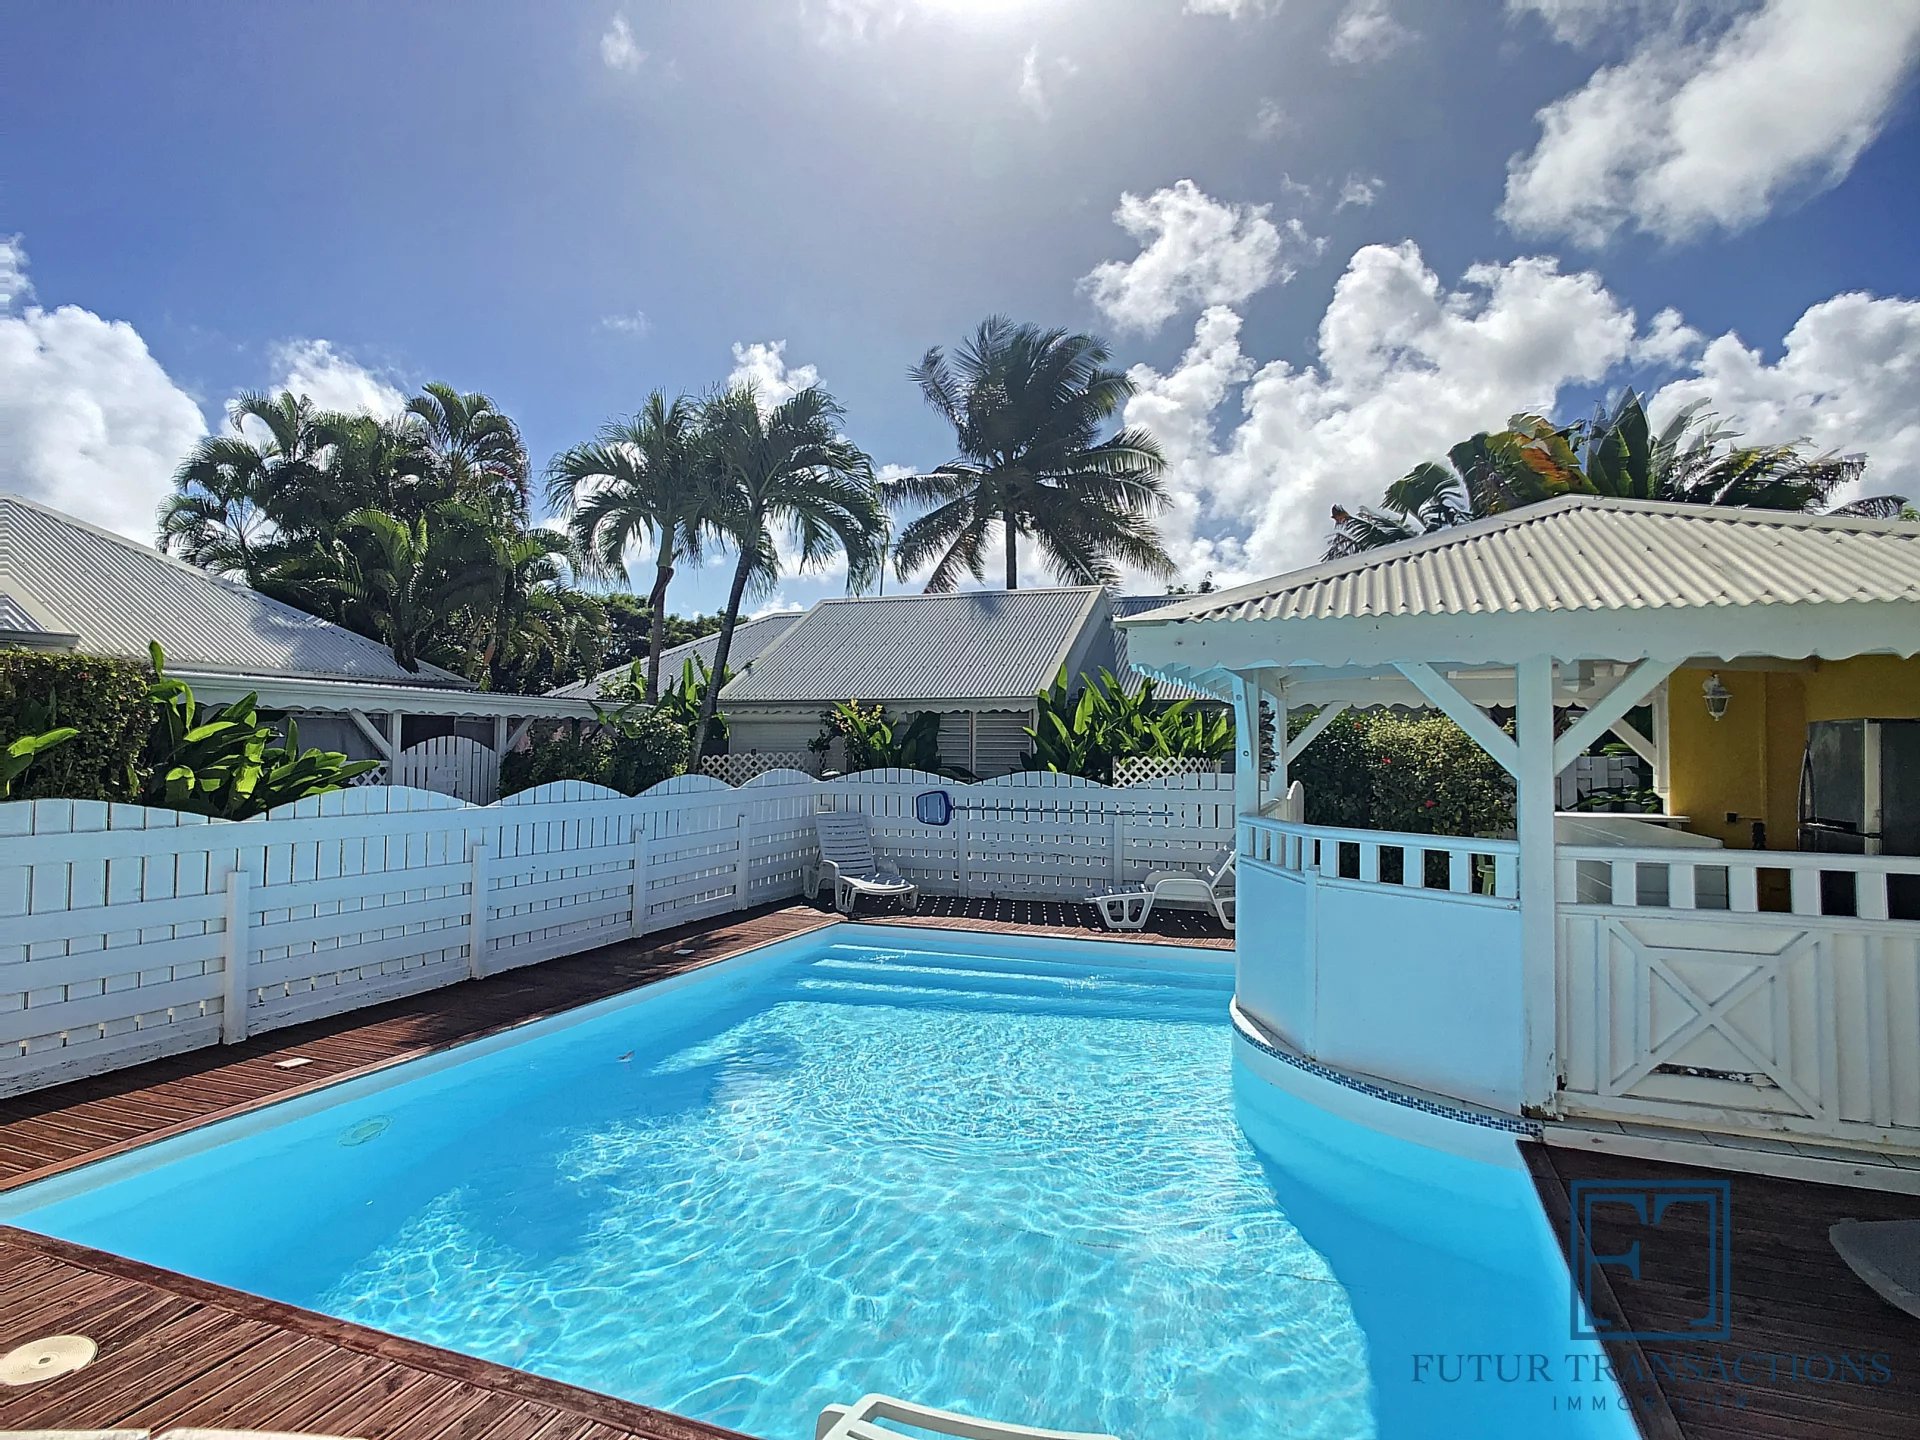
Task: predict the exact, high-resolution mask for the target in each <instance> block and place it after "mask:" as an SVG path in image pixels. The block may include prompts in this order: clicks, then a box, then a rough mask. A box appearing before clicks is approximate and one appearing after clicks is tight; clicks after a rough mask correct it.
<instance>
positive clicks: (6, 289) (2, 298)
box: [0, 235, 33, 314]
mask: <svg viewBox="0 0 1920 1440" xmlns="http://www.w3.org/2000/svg"><path fill="white" fill-rule="evenodd" d="M32 298H33V282H32V281H31V280H29V279H27V250H26V246H25V245H23V244H22V243H21V239H20V237H19V236H18V235H0V314H5V313H6V312H7V311H9V310H11V309H13V307H14V306H15V305H24V304H26V302H27V301H29V300H31V299H32Z"/></svg>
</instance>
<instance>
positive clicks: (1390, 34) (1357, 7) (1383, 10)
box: [1327, 0, 1414, 65]
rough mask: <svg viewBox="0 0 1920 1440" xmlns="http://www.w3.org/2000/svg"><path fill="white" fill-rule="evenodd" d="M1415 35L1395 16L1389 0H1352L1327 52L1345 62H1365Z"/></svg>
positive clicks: (1407, 41)
mask: <svg viewBox="0 0 1920 1440" xmlns="http://www.w3.org/2000/svg"><path fill="white" fill-rule="evenodd" d="M1413 39H1414V33H1413V31H1411V30H1409V29H1408V28H1407V27H1406V26H1405V25H1402V24H1401V23H1400V22H1399V21H1398V20H1396V19H1394V17H1393V12H1392V11H1390V10H1389V9H1388V8H1387V0H1351V3H1349V4H1348V6H1347V8H1346V10H1345V11H1344V12H1342V14H1341V16H1340V19H1339V20H1338V21H1337V22H1336V23H1335V25H1334V27H1333V38H1332V39H1331V40H1330V41H1328V42H1327V54H1328V55H1330V56H1332V57H1333V58H1334V59H1335V60H1338V61H1340V62H1341V63H1342V64H1343V65H1364V64H1366V63H1367V62H1368V61H1371V60H1380V59H1383V58H1385V57H1386V56H1388V55H1391V54H1392V53H1393V52H1394V51H1396V50H1398V49H1399V48H1400V47H1401V46H1403V45H1406V44H1408V43H1409V42H1411V41H1412V40H1413Z"/></svg>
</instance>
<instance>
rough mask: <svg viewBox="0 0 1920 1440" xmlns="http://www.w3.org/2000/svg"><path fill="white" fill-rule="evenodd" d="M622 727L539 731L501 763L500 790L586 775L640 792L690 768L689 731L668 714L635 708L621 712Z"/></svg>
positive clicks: (515, 790) (597, 782)
mask: <svg viewBox="0 0 1920 1440" xmlns="http://www.w3.org/2000/svg"><path fill="white" fill-rule="evenodd" d="M609 723H617V725H618V728H617V729H615V730H612V731H602V732H601V733H599V734H595V735H588V736H586V737H584V738H582V739H579V740H575V739H573V738H572V737H571V736H570V735H568V733H567V732H566V730H565V729H563V728H559V727H556V728H555V729H554V730H553V731H552V732H550V733H549V734H547V735H544V736H543V735H540V734H538V733H536V734H535V735H534V737H533V745H532V748H530V749H527V750H515V751H512V752H511V753H509V754H508V755H506V756H504V757H503V758H502V759H501V762H500V793H501V794H502V795H517V794H518V793H519V792H520V791H522V790H531V789H533V788H534V786H536V785H551V784H553V783H554V782H555V781H558V780H584V781H587V782H588V783H590V784H594V785H605V786H606V787H607V788H608V789H610V790H618V791H619V792H620V793H621V794H623V795H638V794H639V793H640V792H641V791H642V790H647V789H651V788H652V787H653V786H655V785H658V784H659V783H660V782H661V781H662V780H666V779H669V778H671V777H672V776H675V775H679V774H682V773H683V772H685V770H686V768H687V752H688V744H687V732H686V730H685V729H684V728H683V727H682V726H681V725H680V723H679V722H678V721H677V720H675V719H674V718H673V717H672V716H670V715H665V714H662V713H660V712H659V711H656V710H642V709H639V708H634V709H632V710H629V711H626V712H624V713H622V714H621V715H619V716H618V719H617V722H615V721H613V720H612V719H611V718H610V721H609Z"/></svg>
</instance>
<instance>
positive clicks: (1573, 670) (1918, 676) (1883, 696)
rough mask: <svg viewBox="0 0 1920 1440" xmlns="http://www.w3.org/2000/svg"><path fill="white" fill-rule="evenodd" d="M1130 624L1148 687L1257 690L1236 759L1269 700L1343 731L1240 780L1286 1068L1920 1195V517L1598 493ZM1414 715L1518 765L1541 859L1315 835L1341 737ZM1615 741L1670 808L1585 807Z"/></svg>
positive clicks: (1266, 1008)
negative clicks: (1703, 1147)
mask: <svg viewBox="0 0 1920 1440" xmlns="http://www.w3.org/2000/svg"><path fill="white" fill-rule="evenodd" d="M1124 623H1125V624H1126V625H1127V627H1128V629H1129V630H1130V632H1131V635H1130V642H1131V643H1130V654H1131V658H1132V660H1133V662H1134V663H1135V664H1136V665H1138V666H1140V667H1141V668H1143V669H1145V670H1147V671H1149V672H1151V673H1154V674H1157V675H1162V676H1165V677H1167V678H1169V679H1172V680H1178V681H1187V682H1192V683H1198V684H1201V685H1204V686H1208V687H1210V688H1214V687H1221V686H1229V687H1231V690H1232V693H1233V694H1234V696H1235V703H1236V706H1237V708H1238V712H1239V718H1240V719H1241V721H1242V722H1243V723H1242V724H1241V725H1240V726H1239V733H1240V734H1241V735H1242V736H1248V735H1251V734H1253V733H1254V731H1253V728H1252V727H1251V726H1250V725H1249V724H1247V723H1244V722H1246V721H1247V720H1248V719H1250V717H1251V715H1252V713H1253V708H1254V707H1255V706H1256V705H1257V703H1258V700H1259V697H1260V696H1262V695H1266V696H1269V697H1272V698H1273V699H1274V700H1275V701H1277V702H1278V703H1279V704H1281V705H1283V706H1285V707H1286V708H1287V709H1289V710H1300V709H1303V708H1313V709H1315V710H1317V711H1318V713H1317V715H1316V716H1315V718H1314V719H1313V721H1312V723H1311V724H1309V725H1308V726H1307V728H1306V729H1305V730H1304V731H1303V732H1302V733H1301V734H1300V735H1299V736H1298V737H1297V738H1296V739H1295V740H1294V741H1293V743H1292V744H1291V745H1289V746H1287V747H1285V748H1286V751H1287V753H1286V754H1284V755H1279V756H1275V757H1273V760H1274V762H1275V763H1274V766H1273V771H1272V773H1271V775H1270V776H1269V777H1268V778H1267V780H1266V781H1265V783H1264V784H1263V783H1262V781H1261V780H1260V779H1259V778H1257V777H1258V768H1257V767H1256V766H1254V765H1253V764H1251V763H1250V762H1251V760H1252V756H1251V755H1249V754H1243V755H1242V756H1241V757H1240V763H1239V764H1238V766H1237V774H1238V776H1239V787H1238V793H1237V796H1236V809H1237V811H1238V813H1239V815H1240V823H1239V852H1240V857H1239V861H1240V863H1239V886H1240V898H1239V910H1240V924H1239V930H1238V946H1239V954H1238V978H1237V985H1236V990H1237V1001H1236V1011H1237V1019H1238V1023H1239V1024H1240V1026H1241V1028H1242V1031H1243V1033H1244V1034H1245V1035H1247V1036H1249V1037H1253V1038H1254V1039H1255V1040H1256V1041H1257V1043H1258V1044H1260V1045H1262V1046H1264V1047H1267V1048H1269V1049H1271V1051H1272V1052H1273V1053H1274V1054H1275V1055H1277V1056H1280V1057H1283V1058H1286V1057H1291V1058H1292V1059H1294V1060H1295V1061H1296V1062H1299V1063H1303V1064H1305V1065H1307V1066H1309V1067H1315V1068H1318V1069H1322V1070H1324V1071H1326V1072H1328V1073H1336V1074H1339V1075H1342V1076H1347V1077H1373V1078H1374V1079H1378V1080H1384V1081H1386V1082H1388V1084H1389V1086H1393V1087H1404V1088H1406V1089H1408V1090H1410V1091H1413V1092H1421V1093H1425V1094H1427V1095H1431V1096H1439V1097H1451V1098H1453V1099H1457V1100H1463V1101H1467V1102H1470V1103H1471V1104H1472V1105H1476V1106H1480V1107H1486V1108H1487V1109H1488V1110H1490V1111H1493V1112H1499V1113H1504V1114H1507V1115H1510V1116H1516V1117H1517V1116H1526V1117H1531V1118H1533V1119H1535V1120H1538V1121H1544V1122H1546V1123H1547V1126H1548V1129H1549V1132H1550V1133H1551V1132H1552V1131H1553V1130H1554V1129H1555V1127H1556V1126H1558V1127H1565V1126H1569V1125H1578V1126H1583V1127H1585V1132H1586V1141H1587V1142H1588V1143H1593V1144H1600V1145H1603V1146H1604V1145H1607V1144H1612V1145H1613V1146H1614V1148H1632V1137H1639V1138H1640V1139H1641V1140H1643V1141H1644V1139H1645V1137H1646V1136H1647V1135H1649V1134H1651V1135H1654V1136H1656V1137H1657V1136H1662V1135H1673V1136H1679V1137H1684V1136H1686V1135H1687V1134H1689V1133H1690V1132H1722V1133H1731V1134H1734V1135H1740V1136H1745V1137H1756V1138H1751V1139H1749V1141H1747V1142H1746V1143H1749V1144H1750V1145H1751V1146H1753V1147H1754V1148H1757V1149H1761V1150H1771V1151H1773V1152H1776V1154H1778V1155H1779V1156H1781V1157H1783V1158H1782V1159H1780V1160H1779V1162H1778V1163H1779V1164H1781V1165H1784V1166H1785V1167H1786V1170H1785V1173H1794V1172H1793V1170H1792V1165H1793V1164H1794V1163H1798V1161H1799V1159H1801V1158H1803V1157H1807V1156H1811V1154H1812V1147H1811V1146H1810V1145H1808V1144H1807V1143H1806V1142H1819V1143H1820V1144H1823V1145H1824V1146H1827V1147H1831V1146H1833V1145H1834V1144H1835V1142H1840V1143H1842V1144H1844V1145H1847V1146H1854V1145H1858V1146H1864V1147H1871V1148H1872V1149H1873V1150H1874V1151H1875V1152H1877V1153H1876V1155H1875V1157H1874V1162H1873V1163H1875V1164H1877V1165H1883V1166H1892V1167H1896V1168H1900V1167H1904V1168H1907V1169H1909V1170H1910V1171H1912V1172H1920V1161H1917V1160H1914V1159H1913V1158H1911V1157H1913V1155H1914V1154H1915V1152H1920V660H1916V659H1915V658H1914V656H1915V654H1916V652H1917V651H1920V524H1912V523H1903V522H1890V521H1868V520H1852V519H1832V518H1824V517H1808V516H1800V515H1788V514H1778V513H1770V512H1763V511H1747V510H1733V509H1706V508H1699V507H1683V506H1675V505H1664V504H1652V503H1632V502H1622V501H1608V500H1595V499H1584V498H1571V499H1564V500H1560V501H1556V502H1553V503H1550V504H1544V505H1539V506H1535V507H1532V508H1529V509H1526V510H1522V511H1519V512H1517V513H1514V514H1512V515H1508V516H1503V517H1499V518H1496V519H1492V520H1488V521H1483V522H1478V523H1475V524H1471V525H1467V526H1462V527H1460V528H1458V529H1455V530H1449V531H1447V532H1445V533H1443V534H1437V535H1434V536H1431V537H1428V538H1425V539H1421V540H1417V541H1413V542H1410V543H1408V544H1405V545H1399V546H1394V547H1392V548H1390V549H1386V550H1381V551H1376V552H1373V553H1370V554H1365V555H1361V556H1357V557H1354V558H1351V559H1347V560H1341V561H1337V562H1331V563H1328V564H1324V565H1320V566H1316V567H1314V568H1311V569H1307V570H1302V571H1298V572H1295V573H1293V574H1289V575H1283V576H1280V577H1278V578H1277V579H1274V580H1270V581H1264V582H1261V583H1259V584H1255V585H1249V586H1245V587H1242V588H1240V589H1236V590H1230V591H1226V592H1223V593H1220V594H1214V595H1206V596H1200V597H1196V598H1194V599H1192V600H1189V601H1186V602H1184V603H1181V604H1178V605H1173V606H1170V607H1167V608H1164V609H1161V610H1158V611H1155V612H1153V613H1151V614H1148V615H1143V616H1140V617H1137V618H1135V619H1132V620H1130V621H1127V622H1124ZM1648 702H1650V703H1651V705H1652V715H1653V725H1652V733H1650V734H1648V733H1642V732H1641V731H1639V730H1637V729H1635V728H1633V727H1632V726H1631V725H1629V724H1628V723H1627V722H1626V719H1625V717H1626V716H1627V715H1628V714H1629V712H1630V711H1632V710H1633V709H1634V708H1635V707H1637V706H1640V705H1642V704H1645V703H1648ZM1409 704H1410V705H1425V706H1431V707H1435V708H1438V709H1440V710H1442V711H1444V712H1445V713H1446V714H1448V715H1449V716H1451V717H1452V718H1453V719H1454V720H1455V721H1457V722H1458V723H1459V724H1460V725H1461V727H1462V728H1463V729H1465V730H1466V731H1467V732H1468V733H1469V734H1470V735H1471V736H1473V737H1474V739H1475V740H1476V741H1478V742H1479V744H1480V745H1482V746H1483V747H1484V748H1485V749H1486V750H1487V752H1488V753H1489V754H1491V755H1492V756H1493V757H1494V758H1495V759H1497V760H1498V761H1499V762H1500V763H1501V764H1502V765H1503V766H1504V767H1505V768H1506V769H1507V770H1508V771H1510V772H1511V773H1512V774H1513V776H1514V778H1515V781H1516V786H1517V802H1516V814H1515V818H1516V829H1515V833H1514V834H1513V835H1512V836H1511V837H1484V838H1483V837H1464V836H1462V837H1448V836H1437V835H1403V834H1388V833H1383V832H1378V831H1368V830H1357V831H1346V830H1333V829H1328V828H1325V827H1321V826H1315V825H1309V824H1305V823H1303V821H1304V814H1301V813H1293V808H1294V807H1291V806H1290V805H1289V802H1288V801H1287V799H1286V798H1285V796H1286V792H1287V789H1288V774H1287V767H1288V763H1289V762H1290V761H1293V760H1297V759H1298V757H1299V756H1300V754H1301V752H1302V751H1303V750H1304V749H1305V747H1307V746H1308V745H1310V744H1312V742H1313V739H1314V737H1315V736H1316V735H1317V734H1319V733H1320V730H1321V728H1322V727H1323V726H1324V724H1325V723H1326V722H1327V721H1328V720H1330V719H1331V718H1332V716H1333V715H1334V714H1335V713H1337V712H1338V711H1339V710H1340V709H1342V708H1345V707H1347V706H1361V707H1366V706H1379V705H1409ZM1491 706H1498V707H1503V708H1511V709H1512V710H1513V711H1514V712H1515V724H1514V726H1513V730H1512V733H1508V731H1507V730H1506V729H1504V728H1502V727H1500V726H1498V725H1496V724H1495V723H1494V721H1493V720H1492V718H1490V717H1489V715H1488V713H1487V707H1491ZM1608 731H1612V732H1613V733H1614V734H1615V735H1617V736H1619V737H1621V738H1622V739H1624V740H1625V741H1626V742H1627V743H1628V744H1629V745H1631V746H1632V747H1633V748H1634V749H1635V750H1637V751H1639V752H1640V753H1641V754H1642V755H1643V756H1645V757H1646V758H1647V759H1648V760H1649V761H1650V762H1651V764H1652V766H1653V769H1654V774H1655V785H1656V788H1657V790H1658V791H1659V793H1660V795H1661V797H1662V799H1663V800H1664V801H1665V804H1664V805H1663V807H1662V808H1663V809H1664V810H1665V811H1666V812H1668V813H1666V814H1664V815H1660V816H1654V817H1647V818H1645V819H1629V818H1626V817H1597V816H1587V815H1583V816H1567V815H1556V813H1555V809H1554V797H1555V777H1556V775H1557V774H1558V773H1559V772H1560V771H1561V770H1562V769H1564V768H1565V767H1566V766H1567V765H1568V764H1569V763H1570V762H1572V761H1573V760H1574V758H1575V757H1576V756H1578V755H1579V754H1580V753H1581V752H1582V751H1584V750H1586V749H1587V748H1588V747H1589V746H1590V744H1591V743H1592V742H1593V741H1594V740H1595V739H1596V738H1598V737H1599V736H1602V735H1604V734H1606V733H1607V732H1608ZM1309 805H1310V797H1309ZM1760 846H1764V847H1765V848H1758V847H1760ZM1621 1122H1627V1123H1626V1124H1624V1125H1623V1124H1622V1123H1621ZM1647 1126H1656V1127H1673V1128H1671V1129H1670V1130H1653V1131H1648V1130H1646V1129H1645V1127H1647ZM1622 1137H1627V1139H1626V1142H1625V1143H1622ZM1786 1142H1801V1143H1798V1144H1794V1143H1786ZM1641 1153H1648V1154H1660V1153H1670V1147H1669V1149H1666V1150H1663V1149H1662V1148H1661V1145H1660V1142H1655V1144H1654V1148H1653V1149H1651V1150H1648V1149H1643V1150H1642V1151H1641ZM1913 1179H1914V1180H1916V1181H1920V1173H1915V1174H1914V1175H1913Z"/></svg>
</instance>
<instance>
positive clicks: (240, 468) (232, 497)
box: [159, 391, 324, 585]
mask: <svg viewBox="0 0 1920 1440" xmlns="http://www.w3.org/2000/svg"><path fill="white" fill-rule="evenodd" d="M314 418H315V416H314V410H313V405H312V403H311V402H310V401H308V400H307V399H306V397H305V396H300V397H298V398H296V397H295V396H293V395H292V394H290V393H287V392H285V391H283V392H281V394H279V395H278V396H276V397H274V398H272V399H269V398H268V397H266V396H264V395H256V394H251V393H249V394H245V395H242V396H240V397H239V398H238V399H236V400H235V401H234V402H233V403H232V404H231V405H229V406H228V407H227V423H228V425H230V426H231V427H232V431H233V433H232V434H230V435H209V436H207V437H206V438H205V439H204V440H202V441H200V442H199V443H198V444H197V445H195V446H194V447H193V449H192V451H191V452H190V453H189V454H188V455H187V458H186V459H185V460H183V461H181V463H180V468H179V469H178V470H176V471H174V475H173V484H174V493H173V494H171V495H169V496H168V497H167V498H166V500H165V501H164V502H163V503H162V504H161V506H160V534H159V546H160V549H162V550H164V551H166V552H168V553H170V554H174V555H178V556H180V557H181V558H182V559H184V560H186V561H187V562H188V563H189V564H191V565H197V566H199V567H200V568H201V569H203V570H210V571H212V572H213V573H214V574H216V575H227V576H231V577H233V578H236V579H239V580H243V581H245V582H246V583H247V584H248V585H258V584H259V583H260V581H261V580H262V578H263V577H264V576H265V575H266V573H267V572H268V570H269V569H270V568H271V567H272V565H273V564H274V563H275V562H276V561H277V559H278V558H279V555H280V546H279V545H278V544H277V543H276V542H277V540H278V537H279V525H278V523H277V521H276V520H275V518H274V517H275V515H276V512H277V511H278V509H279V508H280V506H281V505H282V504H283V503H284V499H285V497H288V496H291V495H296V494H305V495H311V494H312V493H313V492H314V491H315V489H316V488H317V482H318V479H319V474H320V463H319V462H320V455H321V451H322V449H323V448H324V447H323V443H322V442H321V440H320V439H319V437H318V435H317V434H316V432H315V428H314ZM248 422H252V423H251V424H249V423H248Z"/></svg>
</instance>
